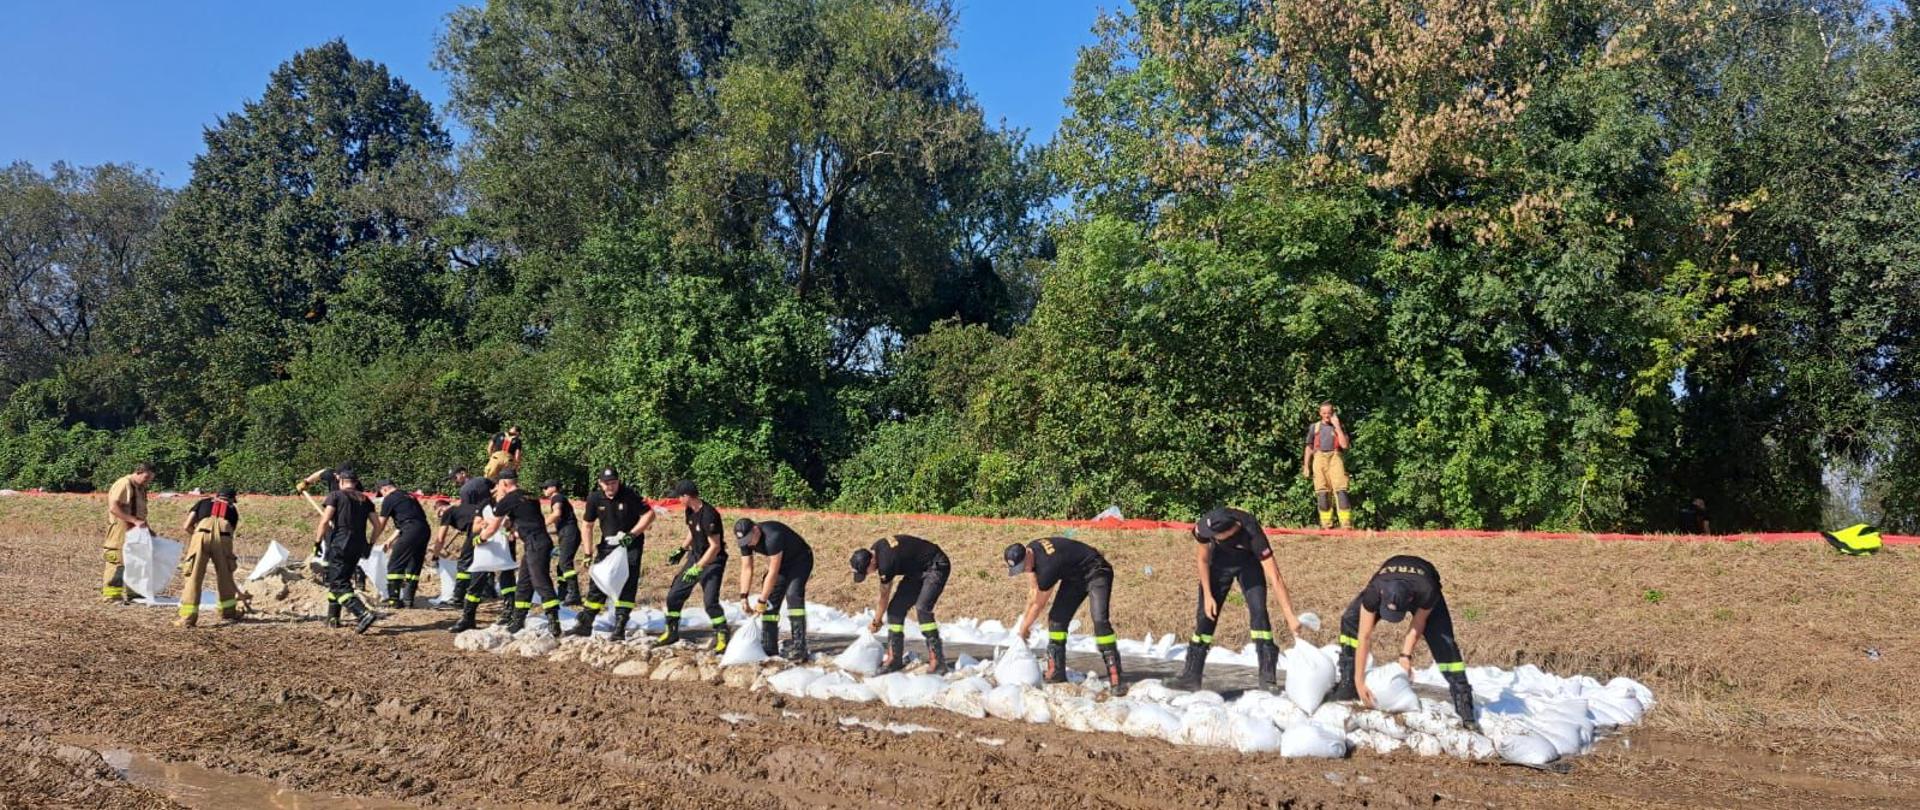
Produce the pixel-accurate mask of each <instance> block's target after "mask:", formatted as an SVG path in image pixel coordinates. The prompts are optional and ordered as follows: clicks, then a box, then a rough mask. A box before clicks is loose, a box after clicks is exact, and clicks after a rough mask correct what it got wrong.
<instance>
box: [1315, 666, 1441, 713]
mask: <svg viewBox="0 0 1920 810" xmlns="http://www.w3.org/2000/svg"><path fill="white" fill-rule="evenodd" d="M1287 679H1288V680H1292V679H1293V678H1292V676H1291V675H1289V676H1288V678H1287ZM1367 690H1368V691H1370V692H1372V693H1373V707H1374V708H1376V709H1379V710H1380V711H1383V712H1386V713H1388V714H1400V713H1402V712H1412V711H1419V710H1420V696H1419V695H1416V694H1414V693H1413V684H1412V683H1410V682H1408V681H1407V672H1406V670H1403V669H1401V668H1400V667H1399V666H1397V665H1394V664H1388V665H1386V666H1384V667H1374V668H1373V669H1370V670H1367Z"/></svg>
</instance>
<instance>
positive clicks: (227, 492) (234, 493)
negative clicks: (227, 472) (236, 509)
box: [220, 487, 240, 501]
mask: <svg viewBox="0 0 1920 810" xmlns="http://www.w3.org/2000/svg"><path fill="white" fill-rule="evenodd" d="M220 497H222V498H225V499H227V500H229V501H238V500H240V492H239V491H238V490H235V489H234V488H233V487H221V488H220Z"/></svg>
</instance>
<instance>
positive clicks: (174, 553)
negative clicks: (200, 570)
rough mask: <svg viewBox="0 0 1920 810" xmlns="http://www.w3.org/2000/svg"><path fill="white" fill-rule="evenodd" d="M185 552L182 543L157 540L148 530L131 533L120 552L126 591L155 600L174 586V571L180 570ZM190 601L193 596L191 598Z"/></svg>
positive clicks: (148, 599) (162, 539)
mask: <svg viewBox="0 0 1920 810" xmlns="http://www.w3.org/2000/svg"><path fill="white" fill-rule="evenodd" d="M185 550H186V549H185V548H184V547H183V546H181V545H180V544H179V543H177V542H175V541H172V540H168V539H167V538H164V537H155V536H154V535H153V532H152V531H149V530H147V529H144V528H141V529H133V530H130V531H128V532H127V541H126V544H125V545H124V546H122V547H121V553H120V560H121V565H122V566H124V567H125V569H126V570H125V573H124V575H123V576H124V580H125V581H126V583H127V588H128V589H130V590H132V591H133V592H134V593H137V594H139V595H140V596H141V597H143V598H145V599H146V600H147V601H149V602H151V601H153V599H154V598H155V597H157V596H159V595H160V593H161V592H162V591H165V590H166V589H167V588H168V586H170V585H172V584H173V575H174V573H175V569H176V568H178V567H179V565H180V555H181V553H182V552H184V551H185ZM187 598H188V599H191V598H193V597H192V596H190V595H189V596H187Z"/></svg>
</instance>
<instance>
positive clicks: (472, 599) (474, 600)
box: [467, 594, 480, 605]
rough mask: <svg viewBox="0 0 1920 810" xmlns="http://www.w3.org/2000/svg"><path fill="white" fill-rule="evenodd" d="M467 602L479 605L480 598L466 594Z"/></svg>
mask: <svg viewBox="0 0 1920 810" xmlns="http://www.w3.org/2000/svg"><path fill="white" fill-rule="evenodd" d="M467 601H468V602H470V603H472V604H475V605H477V604H480V597H478V596H474V595H473V594H467Z"/></svg>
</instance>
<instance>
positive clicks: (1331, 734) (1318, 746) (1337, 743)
mask: <svg viewBox="0 0 1920 810" xmlns="http://www.w3.org/2000/svg"><path fill="white" fill-rule="evenodd" d="M1346 755H1347V738H1346V735H1344V734H1342V733H1340V732H1338V731H1334V730H1333V729H1330V728H1325V727H1323V726H1321V725H1319V724H1318V723H1300V724H1298V725H1295V726H1294V727H1293V728H1290V729H1287V733H1285V734H1282V735H1280V756H1283V757H1320V758H1323V759H1339V758H1341V757H1344V756H1346Z"/></svg>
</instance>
